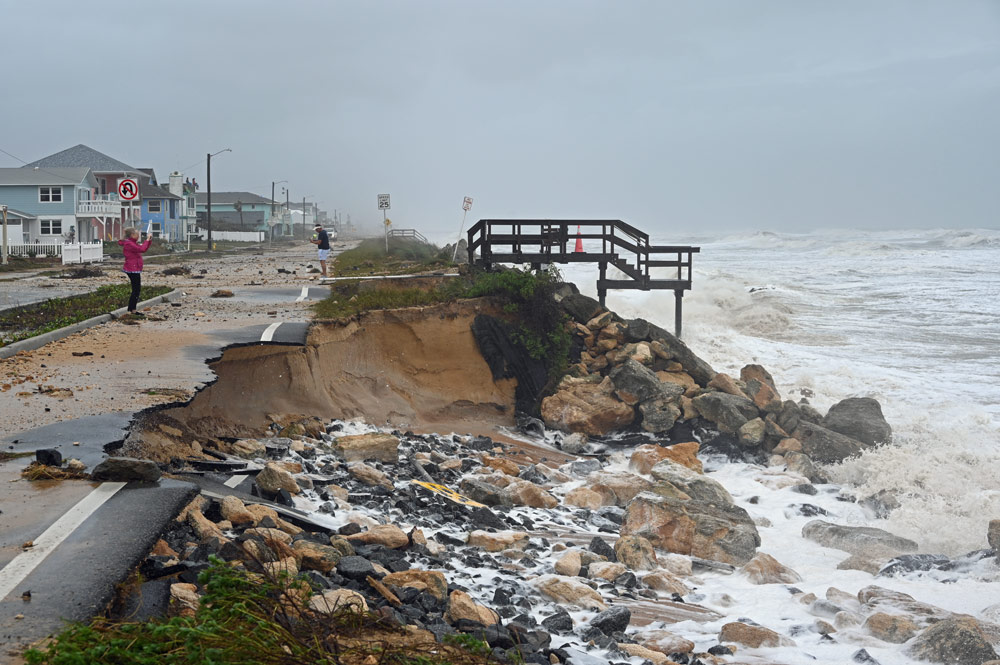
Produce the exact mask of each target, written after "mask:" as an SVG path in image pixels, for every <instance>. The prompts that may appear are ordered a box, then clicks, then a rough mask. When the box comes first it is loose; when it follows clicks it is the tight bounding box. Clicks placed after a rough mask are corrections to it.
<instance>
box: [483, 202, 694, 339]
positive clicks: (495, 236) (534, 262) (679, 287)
mask: <svg viewBox="0 0 1000 665" xmlns="http://www.w3.org/2000/svg"><path fill="white" fill-rule="evenodd" d="M578 229H579V232H578V231H577V230H578ZM578 240H579V241H586V240H599V241H601V248H600V251H593V250H589V251H588V250H583V251H576V250H577V248H578V247H580V248H581V249H582V243H580V242H578ZM571 243H572V246H571ZM589 244H591V245H593V243H589ZM700 251H701V248H700V247H690V246H687V245H650V244H649V234H647V233H643V232H642V231H640V230H639V229H637V228H635V227H634V226H632V225H630V224H626V223H625V222H623V221H621V220H620V219H597V220H595V219H481V220H479V221H478V222H476V224H475V225H473V227H472V228H470V229H469V264H470V265H475V266H480V267H482V268H486V269H489V268H490V267H491V266H492V265H493V264H496V263H528V264H531V266H532V268H534V269H535V270H538V269H540V268H541V267H542V266H543V265H547V264H550V263H596V264H598V268H599V271H600V274H599V277H598V279H597V298H598V300H600V302H601V304H602V305H603V304H604V299H605V296H606V295H607V292H608V289H634V290H639V291H652V290H660V289H662V290H670V291H673V292H674V331H675V334H676V335H677V336H678V337H680V336H681V309H682V308H681V303H682V301H683V299H684V291H687V290H690V289H691V256H692V255H693V254H696V253H698V252H700ZM477 254H478V256H477ZM609 265H610V266H614V267H615V268H617V269H618V270H620V271H621V272H622V273H624V275H625V279H608V276H607V271H608V266H609ZM653 268H668V269H672V270H670V272H669V276H668V277H663V276H660V275H653V274H651V269H653ZM674 271H676V273H675V272H674Z"/></svg>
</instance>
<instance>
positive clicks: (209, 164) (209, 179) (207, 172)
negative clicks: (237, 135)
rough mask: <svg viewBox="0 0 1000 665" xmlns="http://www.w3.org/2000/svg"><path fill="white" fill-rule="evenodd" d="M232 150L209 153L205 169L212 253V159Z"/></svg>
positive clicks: (209, 245)
mask: <svg viewBox="0 0 1000 665" xmlns="http://www.w3.org/2000/svg"><path fill="white" fill-rule="evenodd" d="M232 151H233V150H232V148H224V149H222V150H220V151H219V152H213V153H209V155H208V159H206V160H205V161H206V164H207V166H206V167H205V175H206V176H207V177H206V178H205V180H206V181H207V183H208V200H207V201H206V204H205V223H206V224H207V227H206V228H207V229H208V251H210V252H211V251H212V158H213V157H215V156H216V155H221V154H222V153H224V152H232Z"/></svg>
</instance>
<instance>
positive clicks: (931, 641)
mask: <svg viewBox="0 0 1000 665" xmlns="http://www.w3.org/2000/svg"><path fill="white" fill-rule="evenodd" d="M907 653H909V655H910V656H912V657H914V658H916V659H917V660H928V661H931V662H934V663H949V665H982V664H983V663H986V662H988V661H993V660H996V659H997V657H998V656H997V653H996V651H995V650H994V649H993V646H992V645H991V644H990V641H989V639H988V636H987V635H986V632H985V631H984V630H983V628H982V627H981V626H980V625H979V622H978V621H976V620H975V619H973V618H972V617H955V618H951V619H945V620H944V621H939V622H938V623H936V624H934V625H933V626H931V627H930V628H928V629H927V630H925V631H924V632H923V633H921V634H920V635H918V636H917V637H916V639H914V640H913V642H912V643H911V644H910V645H909V647H908V648H907Z"/></svg>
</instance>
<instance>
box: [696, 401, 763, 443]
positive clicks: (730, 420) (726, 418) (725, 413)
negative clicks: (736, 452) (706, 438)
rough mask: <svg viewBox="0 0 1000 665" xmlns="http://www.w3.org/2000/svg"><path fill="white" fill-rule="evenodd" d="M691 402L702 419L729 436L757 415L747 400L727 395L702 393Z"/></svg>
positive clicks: (755, 408) (752, 404) (753, 406)
mask: <svg viewBox="0 0 1000 665" xmlns="http://www.w3.org/2000/svg"><path fill="white" fill-rule="evenodd" d="M692 402H693V404H694V408H695V409H697V410H698V413H700V414H701V416H702V417H703V418H705V419H706V420H710V421H712V422H713V423H715V424H716V425H718V426H719V429H720V430H722V431H723V432H728V433H729V434H735V433H736V432H738V431H739V429H740V427H742V426H743V425H744V424H745V423H746V422H747V421H748V420H751V419H753V418H756V417H757V416H758V415H759V412H758V410H757V407H756V406H755V405H754V403H753V402H751V401H750V400H749V399H748V398H746V397H740V396H739V395H730V394H729V393H722V392H709V393H704V394H702V395H698V396H697V397H695V398H694V400H692Z"/></svg>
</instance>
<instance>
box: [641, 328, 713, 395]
mask: <svg viewBox="0 0 1000 665" xmlns="http://www.w3.org/2000/svg"><path fill="white" fill-rule="evenodd" d="M637 320H640V321H641V320H642V319H637ZM649 341H651V342H652V341H659V342H661V343H662V344H663V345H664V346H665V347H666V348H667V350H668V351H670V353H671V355H672V356H673V358H674V360H676V361H677V362H679V363H680V364H681V366H682V367H683V368H684V371H685V372H687V373H688V374H689V375H690V376H691V378H692V379H694V380H695V381H696V382H697V383H698V385H699V386H701V387H702V388H704V387H705V386H707V385H708V382H709V381H711V380H712V379H713V378H715V374H716V372H715V370H714V369H712V367H711V366H710V365H709V364H708V363H707V362H705V361H704V360H702V359H701V358H699V357H698V356H696V355H695V354H694V353H693V352H692V351H691V349H689V348H688V347H687V345H686V344H685V343H684V342H682V341H681V340H679V339H678V338H677V337H675V336H674V335H672V334H671V333H668V332H667V331H666V330H664V329H663V328H661V327H659V326H658V325H655V324H652V323H650V324H649Z"/></svg>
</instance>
